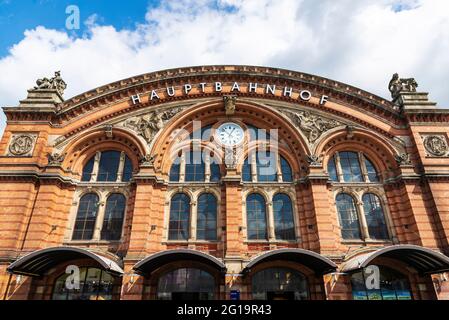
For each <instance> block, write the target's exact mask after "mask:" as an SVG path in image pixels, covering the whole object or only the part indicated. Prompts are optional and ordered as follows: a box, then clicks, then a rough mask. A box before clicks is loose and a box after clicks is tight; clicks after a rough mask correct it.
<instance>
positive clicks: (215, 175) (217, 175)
mask: <svg viewBox="0 0 449 320" xmlns="http://www.w3.org/2000/svg"><path fill="white" fill-rule="evenodd" d="M220 179H221V172H220V165H219V164H218V161H217V160H216V159H215V158H211V159H210V182H218V181H220Z"/></svg>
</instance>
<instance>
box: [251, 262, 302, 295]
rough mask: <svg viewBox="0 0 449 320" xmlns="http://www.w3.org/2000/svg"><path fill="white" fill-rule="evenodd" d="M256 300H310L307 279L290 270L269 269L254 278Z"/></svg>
mask: <svg viewBox="0 0 449 320" xmlns="http://www.w3.org/2000/svg"><path fill="white" fill-rule="evenodd" d="M252 295H253V299H254V300H308V299H309V289H308V285H307V279H306V277H305V276H304V275H303V274H302V273H301V272H299V271H296V270H293V269H289V268H269V269H265V270H262V271H259V272H257V273H256V274H254V276H253V278H252Z"/></svg>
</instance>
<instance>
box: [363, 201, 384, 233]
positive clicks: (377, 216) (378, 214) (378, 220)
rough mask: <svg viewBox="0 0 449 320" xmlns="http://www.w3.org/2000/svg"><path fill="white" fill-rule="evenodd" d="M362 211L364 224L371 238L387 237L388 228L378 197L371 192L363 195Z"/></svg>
mask: <svg viewBox="0 0 449 320" xmlns="http://www.w3.org/2000/svg"><path fill="white" fill-rule="evenodd" d="M362 200H363V211H364V212H365V217H366V224H367V225H368V232H369V236H370V238H371V239H378V240H385V239H388V230H387V225H386V223H385V216H384V211H383V208H382V205H381V203H380V199H379V197H378V196H376V195H375V194H372V193H366V194H364V195H363V198H362Z"/></svg>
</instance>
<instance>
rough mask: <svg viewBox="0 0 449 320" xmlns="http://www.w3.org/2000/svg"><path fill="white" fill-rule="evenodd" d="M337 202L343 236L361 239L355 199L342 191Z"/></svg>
mask: <svg viewBox="0 0 449 320" xmlns="http://www.w3.org/2000/svg"><path fill="white" fill-rule="evenodd" d="M336 202H337V210H338V216H339V218H340V226H341V235H342V238H343V239H360V238H361V237H360V225H359V219H358V216H357V210H356V208H355V205H354V199H353V198H352V197H351V196H350V195H348V194H346V193H340V194H339V195H338V196H337V199H336Z"/></svg>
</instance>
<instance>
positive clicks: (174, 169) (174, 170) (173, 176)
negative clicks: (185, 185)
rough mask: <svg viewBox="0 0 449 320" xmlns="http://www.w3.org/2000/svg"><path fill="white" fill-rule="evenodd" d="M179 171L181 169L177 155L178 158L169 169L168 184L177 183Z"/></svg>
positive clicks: (179, 156)
mask: <svg viewBox="0 0 449 320" xmlns="http://www.w3.org/2000/svg"><path fill="white" fill-rule="evenodd" d="M180 169H181V155H180V154H178V156H177V157H176V158H175V159H174V161H173V163H172V165H171V168H170V176H169V180H170V182H179V177H180Z"/></svg>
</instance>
